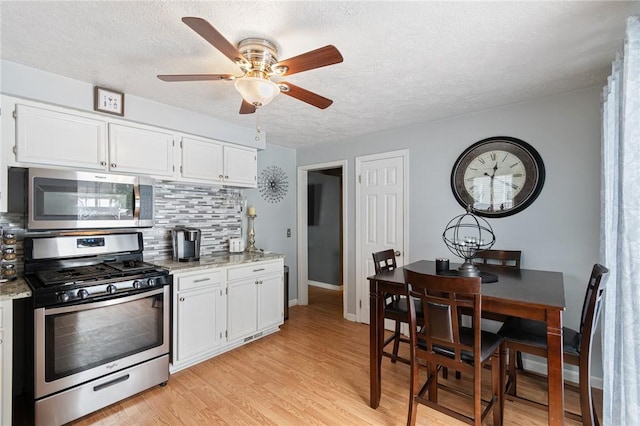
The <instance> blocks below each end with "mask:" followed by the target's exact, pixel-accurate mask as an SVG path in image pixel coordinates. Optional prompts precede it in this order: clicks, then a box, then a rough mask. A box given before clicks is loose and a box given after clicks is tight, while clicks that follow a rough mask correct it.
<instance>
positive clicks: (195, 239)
mask: <svg viewBox="0 0 640 426" xmlns="http://www.w3.org/2000/svg"><path fill="white" fill-rule="evenodd" d="M171 234H172V237H173V260H177V261H178V262H195V261H198V260H200V237H201V234H202V233H201V231H200V230H199V229H196V228H187V227H186V226H176V227H175V228H174V229H172V230H171Z"/></svg>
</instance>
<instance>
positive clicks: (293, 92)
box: [278, 82, 333, 109]
mask: <svg viewBox="0 0 640 426" xmlns="http://www.w3.org/2000/svg"><path fill="white" fill-rule="evenodd" d="M278 86H280V92H281V93H284V94H285V95H288V96H291V97H292V98H296V99H298V100H301V101H302V102H306V103H308V104H309V105H313V106H314V107H318V108H320V109H325V108H328V107H329V106H330V105H331V104H332V103H333V101H332V100H331V99H327V98H325V97H324V96H320V95H318V94H316V93H313V92H310V91H308V90H307V89H303V88H302V87H298V86H295V85H293V84H291V83H285V82H282V83H278Z"/></svg>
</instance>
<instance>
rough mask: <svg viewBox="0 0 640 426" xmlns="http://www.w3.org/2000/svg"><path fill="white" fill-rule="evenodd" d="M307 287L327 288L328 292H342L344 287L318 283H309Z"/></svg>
mask: <svg viewBox="0 0 640 426" xmlns="http://www.w3.org/2000/svg"><path fill="white" fill-rule="evenodd" d="M307 285H312V286H314V287H320V288H326V289H327V290H335V291H339V290H342V286H341V285H335V284H327V283H321V282H318V281H307Z"/></svg>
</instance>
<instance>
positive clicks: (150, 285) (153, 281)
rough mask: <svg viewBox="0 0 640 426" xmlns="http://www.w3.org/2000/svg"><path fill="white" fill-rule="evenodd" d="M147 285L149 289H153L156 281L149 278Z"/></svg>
mask: <svg viewBox="0 0 640 426" xmlns="http://www.w3.org/2000/svg"><path fill="white" fill-rule="evenodd" d="M147 283H148V284H149V287H155V285H156V279H155V278H149V281H147Z"/></svg>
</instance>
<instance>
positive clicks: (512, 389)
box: [507, 349, 517, 395]
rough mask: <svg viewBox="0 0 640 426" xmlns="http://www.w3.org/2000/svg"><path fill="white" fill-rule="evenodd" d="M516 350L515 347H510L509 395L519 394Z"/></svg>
mask: <svg viewBox="0 0 640 426" xmlns="http://www.w3.org/2000/svg"><path fill="white" fill-rule="evenodd" d="M516 352H517V351H515V350H513V349H509V374H508V376H509V380H508V382H507V386H508V387H509V389H507V393H508V394H509V395H517V394H516V383H517V382H516Z"/></svg>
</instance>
